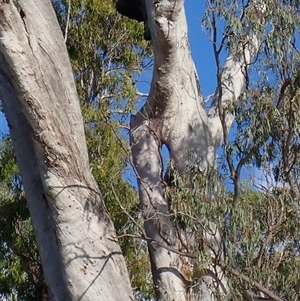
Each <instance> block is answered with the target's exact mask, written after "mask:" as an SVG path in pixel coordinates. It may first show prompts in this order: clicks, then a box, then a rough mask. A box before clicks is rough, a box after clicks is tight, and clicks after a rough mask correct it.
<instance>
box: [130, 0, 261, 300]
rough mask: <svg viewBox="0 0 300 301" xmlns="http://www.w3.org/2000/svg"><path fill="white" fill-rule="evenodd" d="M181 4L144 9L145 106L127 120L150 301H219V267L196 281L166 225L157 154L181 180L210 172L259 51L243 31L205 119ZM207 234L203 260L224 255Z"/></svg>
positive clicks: (177, 0) (177, 235)
mask: <svg viewBox="0 0 300 301" xmlns="http://www.w3.org/2000/svg"><path fill="white" fill-rule="evenodd" d="M183 4H184V0H169V1H164V0H163V1H155V2H154V3H153V1H146V8H147V16H148V27H149V28H150V32H151V39H152V45H153V48H154V54H155V65H154V71H153V79H152V85H151V90H150V94H149V97H148V100H147V102H146V104H145V105H144V107H143V108H142V109H141V110H140V111H139V112H138V113H137V114H136V115H135V116H132V118H131V147H132V154H133V161H134V167H135V170H136V173H137V178H138V183H139V196H140V202H141V208H142V211H143V215H144V219H145V231H146V234H147V236H148V245H149V251H150V259H151V265H152V272H153V279H154V285H155V290H156V294H157V299H158V300H159V301H161V300H174V301H184V300H201V301H212V300H220V299H221V300H226V298H227V296H228V293H229V290H228V286H227V281H226V279H225V277H224V275H223V273H222V270H221V268H220V267H219V266H216V265H214V266H212V265H210V264H207V265H205V266H203V267H201V268H202V270H203V271H204V273H202V274H201V275H200V276H199V274H198V275H197V278H198V279H196V276H195V274H194V270H195V265H196V264H197V262H196V260H195V259H193V258H192V256H190V254H191V253H193V252H194V251H195V252H196V251H197V250H195V246H194V245H193V242H192V240H193V235H192V234H191V237H190V238H188V237H183V233H181V230H180V229H178V226H176V225H175V224H174V222H173V220H172V214H171V212H170V210H169V204H168V201H167V200H166V199H165V198H164V193H163V177H162V170H161V169H162V159H161V153H160V152H161V146H162V145H163V144H165V145H166V146H167V147H168V149H169V152H170V157H171V158H172V159H173V160H174V162H175V164H176V167H177V169H178V170H179V172H180V173H181V174H184V173H186V172H188V170H189V169H190V168H191V167H196V168H198V169H200V170H202V171H205V170H207V169H209V168H214V166H215V152H216V149H217V148H218V147H219V145H220V143H221V142H222V140H223V129H224V126H226V128H227V129H229V128H230V126H231V124H232V122H233V119H234V116H233V115H232V114H230V113H226V114H225V115H224V118H220V115H222V113H223V108H226V107H227V105H228V104H229V103H230V102H231V101H232V100H235V99H236V98H237V97H239V95H240V93H241V91H242V88H243V87H244V85H245V76H244V73H243V71H244V68H246V67H247V65H248V64H249V63H250V62H251V60H252V59H253V58H254V57H255V56H256V54H257V52H258V48H259V43H258V39H257V38H256V36H255V34H254V33H253V32H252V29H251V28H247V30H246V31H247V32H246V35H245V39H246V40H245V41H247V43H245V45H241V47H244V48H243V49H244V55H242V56H239V58H236V57H235V56H234V54H230V55H229V56H228V59H227V60H226V62H225V65H224V67H223V70H222V72H221V74H220V78H221V80H220V86H219V87H218V88H217V90H216V94H215V98H214V101H213V103H212V106H211V109H210V110H209V112H208V113H207V112H206V109H205V107H204V102H203V97H202V94H201V91H200V85H199V80H198V77H197V73H196V69H195V65H194V62H193V60H192V58H191V53H190V47H189V42H188V32H187V24H186V17H185V11H184V6H183ZM222 116H223V115H222ZM199 201H201V200H199ZM204 218H205V217H204ZM210 228H211V230H212V231H211V233H210V234H209V233H203V237H204V239H205V240H206V244H207V246H206V249H207V252H208V253H209V254H211V256H215V254H220V252H223V250H221V247H222V243H221V236H220V234H219V232H218V229H217V228H216V226H215V225H214V224H213V223H210ZM212 233H213V234H212ZM190 242H191V243H190Z"/></svg>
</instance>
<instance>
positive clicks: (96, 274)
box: [0, 0, 133, 301]
mask: <svg viewBox="0 0 300 301" xmlns="http://www.w3.org/2000/svg"><path fill="white" fill-rule="evenodd" d="M5 2H9V1H5ZM0 87H1V88H0V99H1V101H2V103H3V108H4V111H5V114H6V117H7V120H8V123H9V128H10V133H11V137H12V140H13V145H14V148H15V151H16V156H17V161H18V165H19V169H20V173H21V177H22V181H23V185H24V189H25V194H26V198H27V200H28V206H29V210H30V213H31V217H32V221H33V226H34V230H35V233H36V239H37V245H38V248H39V252H40V255H41V259H42V264H43V270H44V275H45V281H46V284H47V285H48V289H49V294H50V298H51V300H55V301H56V300H61V301H62V300H63V301H67V300H70V301H71V300H93V301H94V300H105V301H107V300H120V301H121V300H122V301H123V300H132V298H133V297H132V291H131V288H130V282H129V277H128V273H127V269H126V266H125V261H124V258H123V256H122V254H121V250H120V247H119V244H118V242H117V240H116V235H115V230H114V227H113V224H112V222H111V220H110V218H109V216H108V214H107V212H106V209H105V206H104V204H103V201H102V198H101V194H100V191H99V189H98V187H97V185H96V183H95V181H94V179H93V177H92V175H91V172H90V169H89V162H88V154H87V148H86V145H85V135H84V128H83V121H82V117H81V112H80V106H79V101H78V97H77V93H76V88H75V85H74V79H73V76H72V70H71V66H70V63H69V58H68V55H67V50H66V47H65V44H64V40H63V36H62V33H61V30H60V28H59V25H58V23H57V20H56V16H55V13H54V11H53V8H52V6H51V3H50V1H49V0H20V1H18V2H15V1H10V3H3V2H1V3H0Z"/></svg>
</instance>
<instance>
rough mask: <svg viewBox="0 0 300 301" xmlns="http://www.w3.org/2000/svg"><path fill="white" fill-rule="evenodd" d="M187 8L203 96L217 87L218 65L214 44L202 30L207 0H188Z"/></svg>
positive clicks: (186, 2)
mask: <svg viewBox="0 0 300 301" xmlns="http://www.w3.org/2000/svg"><path fill="white" fill-rule="evenodd" d="M185 10H186V16H187V22H188V31H189V39H190V44H191V51H192V56H193V59H194V61H195V64H196V68H197V71H198V75H199V79H200V85H201V90H202V93H203V96H204V97H205V96H207V95H210V94H212V93H214V91H215V88H216V65H215V61H214V55H213V49H212V45H211V43H210V41H209V38H208V37H207V36H206V34H205V33H204V32H203V31H202V28H201V19H202V17H203V15H204V10H205V1H201V0H186V1H185Z"/></svg>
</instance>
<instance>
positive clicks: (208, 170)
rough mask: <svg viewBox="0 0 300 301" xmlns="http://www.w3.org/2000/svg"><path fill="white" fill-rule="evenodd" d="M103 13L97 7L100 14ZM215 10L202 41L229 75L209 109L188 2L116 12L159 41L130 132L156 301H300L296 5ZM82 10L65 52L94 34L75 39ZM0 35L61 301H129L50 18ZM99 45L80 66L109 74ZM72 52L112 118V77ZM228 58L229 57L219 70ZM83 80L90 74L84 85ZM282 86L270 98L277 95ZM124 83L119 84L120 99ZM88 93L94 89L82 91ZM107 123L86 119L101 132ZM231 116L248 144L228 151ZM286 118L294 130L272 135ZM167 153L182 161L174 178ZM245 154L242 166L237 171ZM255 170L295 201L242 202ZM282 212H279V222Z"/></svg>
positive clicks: (5, 78)
mask: <svg viewBox="0 0 300 301" xmlns="http://www.w3.org/2000/svg"><path fill="white" fill-rule="evenodd" d="M92 2H93V1H91V2H89V1H87V2H86V3H85V6H86V7H87V8H88V9H90V11H93V10H94V8H93V6H89V4H91V3H92ZM62 3H64V2H62ZM69 3H71V2H69ZM104 3H106V1H105V2H104ZM124 3H125V5H124ZM126 3H127V5H129V4H130V5H132V4H133V5H134V4H136V6H133V7H132V6H131V8H135V9H136V13H137V14H138V16H137V15H134V16H132V15H130V14H129V13H128V9H126ZM121 4H122V5H121ZM206 4H207V11H206V15H205V18H204V19H203V26H204V27H206V28H207V30H208V32H209V35H210V37H211V39H212V45H213V51H214V53H215V57H216V63H217V87H216V92H215V94H214V97H213V99H212V102H211V105H210V106H209V108H206V103H205V101H204V98H203V95H202V93H201V90H200V84H199V80H198V76H197V74H196V69H195V66H194V63H193V60H192V57H191V53H190V48H189V42H188V34H187V25H186V18H185V11H184V0H176V1H173V0H169V1H167V0H163V1H153V2H152V1H142V2H141V3H140V2H137V1H125V2H124V1H118V5H117V8H118V10H119V12H121V13H122V14H124V15H126V16H128V17H132V18H133V19H135V20H137V21H144V23H145V33H144V34H145V37H146V38H147V39H149V37H151V43H152V47H153V51H154V67H153V79H152V84H151V88H150V93H149V96H148V99H147V101H146V103H145V105H144V106H143V107H142V108H141V110H140V111H139V112H138V113H137V114H136V115H134V116H132V118H131V122H130V131H131V135H130V136H131V137H130V138H131V139H130V140H131V141H130V143H131V149H132V156H133V168H134V169H135V171H136V174H137V179H138V182H139V197H140V204H141V211H142V216H143V218H144V230H143V229H142V228H139V232H140V234H141V237H142V238H143V239H144V240H146V241H147V243H148V248H149V254H150V261H151V268H152V277H153V281H154V289H155V292H156V296H157V300H182V301H184V300H205V301H206V300H207V301H208V300H209V301H211V300H230V299H231V300H241V299H242V298H245V299H246V300H260V299H267V300H268V299H269V300H270V299H271V300H283V298H285V299H286V300H288V298H291V297H294V295H292V294H290V295H289V294H287V293H286V291H285V290H283V289H282V285H283V284H284V286H285V288H286V289H291V288H292V286H294V285H296V293H297V294H298V293H299V291H298V286H299V285H298V283H297V277H294V276H293V277H287V274H288V272H289V271H292V267H294V268H295V267H298V262H297V260H296V257H297V252H295V253H294V254H295V258H294V259H293V258H291V257H290V256H289V257H286V256H285V252H292V251H295V250H297V246H298V245H297V235H295V234H291V230H292V229H293V225H292V224H291V223H288V221H289V219H291V220H293V221H294V230H295V231H297V230H298V229H299V227H298V225H297V223H296V221H297V217H298V215H297V214H296V213H297V212H298V211H299V210H298V211H297V206H296V205H295V200H297V197H298V191H297V189H299V188H298V187H297V179H299V172H298V168H297V164H298V160H297V159H298V157H299V156H298V154H299V146H298V144H299V139H298V138H297V134H298V133H299V116H298V114H297V108H298V101H299V99H298V94H297V91H298V90H297V89H298V88H297V87H298V86H297V83H298V81H297V79H298V77H297V72H296V70H297V66H298V65H297V63H295V62H297V58H298V51H297V48H296V44H295V39H296V37H297V27H299V26H298V23H297V22H298V15H297V13H298V6H299V4H298V3H295V2H293V3H289V2H286V1H275V3H274V1H258V0H256V1H254V0H253V1H248V2H247V3H245V1H225V2H224V1H207V2H206ZM274 4H276V5H274ZM76 5H77V9H78V14H77V16H76V17H74V19H73V20H72V19H71V18H69V16H70V15H69V14H68V13H67V14H66V18H65V20H64V21H65V24H66V26H65V28H63V32H64V33H65V39H68V38H69V37H70V39H72V38H74V39H75V40H76V39H80V38H81V37H82V35H84V36H85V35H86V33H87V32H88V31H89V30H90V29H89V28H88V26H87V27H83V28H79V27H77V23H76V20H79V23H80V19H81V18H84V17H85V16H86V14H85V13H83V11H82V9H83V7H84V5H83V6H81V3H79V2H75V7H76ZM137 6H138V7H137ZM62 8H63V6H61V5H58V7H57V9H58V10H59V9H62ZM97 9H98V10H101V6H98V7H97ZM274 12H275V13H274ZM60 16H63V14H61V15H60ZM93 16H95V15H93ZM63 18H64V17H63ZM218 20H221V28H218ZM96 21H97V18H96ZM93 22H95V20H94V19H93ZM101 22H103V24H105V26H110V25H112V24H113V22H114V20H112V19H110V18H105V17H104V18H103V19H101ZM68 24H71V25H70V26H69V25H68ZM72 26H73V27H72ZM69 30H70V31H69ZM219 32H221V37H220V35H219ZM0 34H1V40H0V43H1V44H0V46H1V48H0V62H1V64H0V83H1V89H0V98H1V100H2V102H3V107H4V111H5V113H6V116H7V119H8V122H9V126H10V133H11V137H12V141H13V144H14V148H15V151H16V156H17V160H18V165H19V169H20V173H21V176H22V180H23V184H24V189H25V194H26V198H27V202H28V205H29V209H30V213H31V216H32V220H33V225H34V229H35V234H36V239H37V245H38V248H39V252H40V256H41V259H42V264H43V269H44V274H45V280H46V284H47V285H48V288H49V295H50V298H51V299H52V300H77V299H81V300H97V299H100V300H107V299H108V300H132V299H133V293H132V290H131V287H130V284H129V275H128V272H127V269H126V266H125V261H124V258H123V256H122V254H121V250H120V247H119V244H118V241H117V237H116V233H115V230H114V227H113V225H112V222H111V220H110V217H109V215H108V213H107V210H106V208H105V206H104V204H103V199H102V197H101V195H100V191H99V188H98V186H97V184H96V182H95V180H94V178H93V177H92V173H91V171H90V169H89V163H88V152H87V149H86V145H85V134H84V129H83V122H82V117H81V113H80V107H79V99H78V95H77V93H76V90H75V85H74V80H73V77H72V70H71V66H70V64H69V62H68V61H69V59H68V56H67V52H66V47H65V44H64V42H65V41H64V39H63V36H62V33H61V31H60V29H59V26H58V23H57V21H56V18H55V15H54V13H53V9H52V7H51V5H50V2H49V1H47V0H43V1H41V0H39V1H37V0H27V1H26V2H25V1H19V2H18V4H16V3H14V2H11V3H10V2H9V1H5V2H3V3H1V4H0ZM68 36H69V37H68ZM108 37H109V38H111V36H110V35H108ZM97 38H99V37H97ZM114 38H115V37H114ZM100 41H101V38H100ZM54 42H55V43H54ZM97 42H99V40H97ZM115 42H116V46H115V48H113V49H112V50H115V49H117V51H118V49H119V48H120V49H123V48H122V47H123V46H124V44H122V43H120V41H118V40H116V41H115ZM89 43H90V44H88V45H86V46H87V47H83V50H85V51H86V52H85V53H84V54H86V53H87V52H92V53H93V54H95V55H96V56H97V55H101V56H103V58H104V59H105V58H108V61H109V55H108V57H106V55H107V50H106V49H105V47H103V48H101V47H100V48H97V47H96V46H97V43H95V40H93V35H91V36H90V39H89ZM286 47H288V48H286ZM133 48H134V47H133ZM69 51H70V54H71V58H73V64H74V67H75V69H74V70H75V72H74V74H75V78H76V79H79V81H78V87H77V88H78V92H79V97H80V100H81V102H82V103H83V104H86V103H94V104H95V108H96V109H99V107H100V105H103V102H101V100H103V99H105V100H107V99H108V102H109V99H110V97H111V96H109V95H110V94H111V91H108V90H105V89H104V90H101V89H102V85H101V84H99V82H98V81H97V80H96V78H98V79H99V78H100V79H103V80H104V81H105V80H106V79H107V78H106V77H101V76H100V77H97V76H95V74H97V72H98V74H99V71H102V72H104V73H105V72H106V69H105V68H103V67H101V66H100V68H99V69H97V67H99V66H97V64H96V65H94V66H93V67H92V68H89V67H88V66H89V64H88V61H87V60H86V56H85V55H81V54H80V53H79V51H78V48H76V46H74V47H73V48H71V47H70V49H69ZM223 53H225V54H226V56H227V57H226V59H225V60H224V62H223V63H222V62H221V61H222V54H223ZM72 54H73V57H72ZM119 54H120V56H122V51H121V52H120V53H119ZM127 59H128V60H129V61H131V62H133V60H132V59H131V58H130V56H129V57H128V56H126V55H125V56H124V57H122V58H120V60H125V61H126V60H127ZM277 63H279V65H278V66H277ZM260 64H261V65H260ZM268 64H269V65H268ZM78 65H81V66H83V67H81V68H77V70H76V67H77V66H78ZM110 66H112V67H113V68H114V67H115V65H114V64H111V65H110ZM262 66H264V67H265V66H267V68H265V69H262V68H261V67H262ZM277 67H278V68H277ZM101 68H102V69H101ZM255 68H257V69H255ZM261 69H262V70H264V71H265V72H262V70H261ZM95 70H96V71H97V72H95ZM274 71H275V73H272V72H274ZM272 74H275V78H273V82H272V80H271V81H268V78H270V76H271V75H272ZM107 75H109V72H108V74H107ZM123 75H124V74H123ZM125 75H127V74H126V73H125ZM280 76H281V77H280ZM257 78H259V80H257ZM110 79H111V78H110ZM116 79H117V78H115V79H114V80H113V81H112V82H113V83H115V86H116V87H118V85H119V82H118V80H116ZM127 79H128V75H127V76H121V77H120V78H119V81H122V80H127ZM275 79H276V80H275ZM84 81H85V82H86V83H87V85H82V82H84ZM271 84H273V85H271ZM278 86H279V88H278ZM131 93H132V91H131V89H129V95H131ZM127 96H128V94H127ZM121 98H122V96H121ZM125 98H128V99H130V97H126V96H125ZM261 100H263V101H262V102H261V103H260V101H261ZM277 100H278V102H277ZM260 104H262V106H261V105H260ZM105 105H107V104H106V103H105ZM108 107H109V105H108ZM287 108H288V110H287ZM262 109H264V110H265V111H262ZM280 109H282V111H280ZM83 112H84V111H83ZM250 113H252V114H250ZM95 114H96V113H95V111H92V113H91V111H89V114H87V115H86V116H87V118H88V119H90V124H92V125H93V121H94V117H93V116H95ZM268 114H269V115H268ZM253 115H258V118H254V117H253ZM91 116H92V117H91ZM235 116H236V125H237V137H236V140H235V144H230V141H229V136H228V133H229V131H230V128H231V126H232V124H233V122H234V118H235ZM266 116H267V118H266V120H267V126H266V127H265V126H263V127H261V128H260V127H258V128H257V129H255V127H254V126H253V123H254V122H256V121H257V120H260V121H262V120H265V119H263V118H264V117H266ZM276 116H279V117H280V120H281V121H282V123H279V122H276ZM104 117H107V116H104ZM259 118H261V119H259ZM271 121H272V124H271ZM260 129H261V130H260ZM273 129H274V130H275V131H274V132H273ZM90 133H91V137H92V138H95V135H96V134H97V133H101V131H98V130H97V127H95V128H93V127H92V131H91V132H90ZM273 134H274V135H273ZM270 137H271V138H270ZM99 138H101V137H99ZM92 141H95V140H94V139H92ZM222 142H223V143H224V151H225V158H226V160H227V165H228V169H229V172H230V174H229V176H230V177H231V179H232V181H233V182H234V188H235V189H234V193H233V194H232V193H229V192H227V191H226V189H225V187H224V183H223V182H222V178H221V176H220V175H219V174H218V172H216V151H217V149H218V148H219V146H220V145H221V143H222ZM163 144H165V145H166V146H167V147H168V149H169V152H170V157H171V158H172V161H171V163H170V166H169V170H168V172H167V176H166V177H164V174H163V173H164V170H163V166H162V164H163V160H162V154H161V147H162V145H163ZM233 146H234V147H233ZM235 153H236V154H237V156H238V159H239V161H238V163H237V165H236V164H235V163H236V162H235V161H234V160H233V159H232V158H233V157H232V155H234V154H235ZM279 154H280V155H279ZM97 156H98V157H99V154H97ZM249 162H252V163H253V164H256V165H258V166H264V167H266V166H267V164H270V163H273V164H274V162H275V163H276V166H274V167H275V169H274V171H275V176H276V179H282V180H281V182H284V183H288V185H287V186H286V187H279V189H276V190H273V191H271V192H270V191H268V193H267V194H265V193H263V192H261V191H258V192H257V191H254V192H253V190H251V189H250V192H249V191H248V190H247V189H244V190H243V191H242V189H241V187H240V186H241V185H240V184H241V183H240V175H241V168H242V167H243V166H244V165H245V164H246V163H249ZM262 163H264V164H262ZM95 166H96V163H95ZM104 187H105V186H104ZM286 188H287V189H289V191H288V193H285V189H286ZM102 189H103V188H102ZM106 189H107V188H106ZM113 189H114V187H113V186H112V190H113ZM271 197H273V199H272V198H271ZM271 200H274V203H273V204H272V206H274V207H273V208H272V209H273V210H269V207H270V206H271V203H270V201H271ZM248 203H250V205H249V207H247V206H246V205H248ZM251 204H252V205H251ZM274 204H275V205H274ZM283 204H284V205H286V204H287V206H283ZM241 206H245V208H247V209H248V210H247V211H246V210H245V209H243V207H241ZM258 208H259V209H258ZM282 208H283V209H282ZM270 211H271V212H270ZM247 212H248V213H249V218H248V219H247V218H246V217H247V216H246V214H247ZM250 213H251V214H250ZM251 217H253V219H255V221H253V219H251ZM132 222H133V223H135V221H134V220H133V221H132ZM136 225H137V226H139V225H138V224H137V223H136ZM284 227H286V228H284ZM246 230H249V231H246ZM280 232H281V233H284V234H287V235H285V237H284V236H283V235H282V234H281V235H279V233H280ZM253 233H255V236H253ZM244 237H246V238H247V239H248V240H244ZM281 247H283V251H282V252H281V250H282V249H280V248H281ZM250 251H251V252H250ZM272 257H273V259H274V260H276V262H277V265H274V264H273V266H275V267H276V273H275V274H272V273H270V268H271V266H272V262H273V263H274V261H272V260H271V259H272ZM264 269H266V270H264ZM258 271H259V272H258ZM268 273H269V275H268ZM270 275H271V276H270ZM274 279H275V280H276V281H275V280H274ZM287 280H288V284H286V283H287ZM262 281H263V283H261V282H262ZM277 295H279V296H277Z"/></svg>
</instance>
